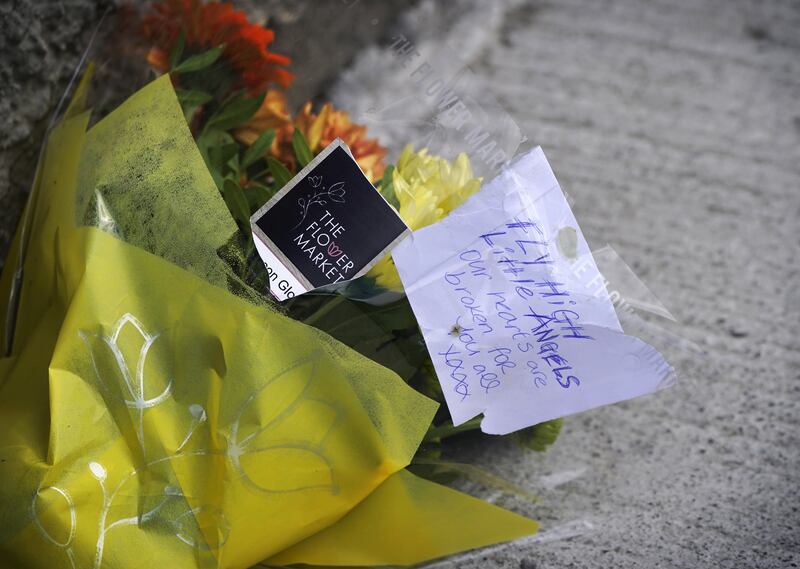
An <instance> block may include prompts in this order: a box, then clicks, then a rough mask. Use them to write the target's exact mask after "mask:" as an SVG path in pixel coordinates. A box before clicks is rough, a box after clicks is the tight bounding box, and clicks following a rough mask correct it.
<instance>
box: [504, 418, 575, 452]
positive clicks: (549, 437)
mask: <svg viewBox="0 0 800 569" xmlns="http://www.w3.org/2000/svg"><path fill="white" fill-rule="evenodd" d="M563 424H564V419H553V420H552V421H546V422H544V423H539V424H538V425H534V426H532V427H528V428H527V429H522V430H521V431H517V432H516V433H514V434H513V436H514V438H515V439H516V440H517V442H518V443H519V444H521V445H522V446H524V447H528V448H529V449H531V450H535V451H537V452H544V451H546V450H547V447H549V446H550V445H551V444H553V443H554V442H556V439H557V438H558V434H559V433H560V432H561V427H562V425H563Z"/></svg>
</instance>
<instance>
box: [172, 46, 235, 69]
mask: <svg viewBox="0 0 800 569" xmlns="http://www.w3.org/2000/svg"><path fill="white" fill-rule="evenodd" d="M223 48H224V47H223V46H219V47H212V48H211V49H209V50H208V51H204V52H203V53H198V54H197V55H193V56H191V57H190V58H188V59H187V60H186V61H184V62H183V63H180V64H179V65H177V66H175V67H174V68H173V69H172V72H173V73H189V72H192V71H200V70H201V69H205V68H206V67H208V66H209V65H211V64H212V63H214V62H215V61H216V60H217V59H219V56H220V55H222V50H223Z"/></svg>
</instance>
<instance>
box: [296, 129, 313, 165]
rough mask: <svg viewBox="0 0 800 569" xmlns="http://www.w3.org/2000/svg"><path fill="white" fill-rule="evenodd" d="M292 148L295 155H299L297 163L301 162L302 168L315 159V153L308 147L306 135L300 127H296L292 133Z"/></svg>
mask: <svg viewBox="0 0 800 569" xmlns="http://www.w3.org/2000/svg"><path fill="white" fill-rule="evenodd" d="M292 148H294V155H295V156H296V157H297V163H298V164H300V167H301V168H302V167H304V166H305V165H306V164H308V163H309V162H311V160H313V158H314V155H313V154H312V153H311V149H310V148H309V147H308V142H306V137H305V136H303V133H302V132H300V129H299V128H296V129H294V134H293V135H292Z"/></svg>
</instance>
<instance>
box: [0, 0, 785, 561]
mask: <svg viewBox="0 0 800 569" xmlns="http://www.w3.org/2000/svg"><path fill="white" fill-rule="evenodd" d="M253 5H254V6H255V4H253ZM66 6H68V8H67V7H66ZM414 10H416V12H414V13H415V14H416V20H415V21H416V26H417V33H418V35H419V36H420V37H423V38H427V40H426V41H441V42H445V41H447V42H450V43H455V44H457V45H458V49H459V51H460V53H462V55H463V57H464V58H465V59H466V60H467V63H470V64H471V65H472V68H473V69H474V71H475V72H476V74H477V76H478V77H479V79H480V81H482V84H483V85H484V86H485V90H486V92H487V93H490V94H492V95H494V96H495V97H496V98H497V99H498V100H500V101H501V102H502V103H503V104H504V105H505V106H506V107H507V109H508V110H509V111H511V112H512V114H513V115H514V116H515V117H516V119H517V121H518V123H519V125H520V127H521V128H522V131H523V132H524V133H525V134H527V135H528V136H529V137H530V138H531V140H532V141H534V142H536V143H538V144H541V145H542V146H543V147H544V149H545V152H546V153H547V155H548V157H549V160H550V162H551V164H552V165H553V168H554V170H555V172H556V175H557V176H558V177H559V179H560V181H561V183H562V186H563V187H564V188H565V189H566V190H567V191H568V192H569V193H570V194H571V196H572V197H573V198H574V199H575V211H576V215H577V217H578V220H579V221H580V222H581V224H582V227H583V229H584V232H585V233H586V235H587V237H588V238H589V240H590V242H591V243H592V244H594V245H598V246H599V245H602V244H604V243H606V242H608V243H610V244H611V245H612V246H614V248H615V249H616V250H617V251H618V252H619V253H620V254H621V255H622V257H623V258H624V259H625V260H626V261H627V262H628V263H629V264H630V265H631V266H632V267H633V268H634V269H635V270H636V271H637V273H638V274H639V275H640V276H641V277H642V278H643V279H644V280H645V281H646V282H647V283H648V285H649V286H650V287H651V289H652V290H653V291H654V292H655V293H656V295H657V296H658V297H659V298H660V299H661V301H662V302H663V303H664V304H665V305H666V306H667V307H669V308H670V310H671V311H672V313H673V314H675V315H676V317H677V318H678V319H679V320H680V322H681V327H680V329H679V330H678V332H679V333H680V334H681V335H682V336H683V337H684V338H686V339H687V340H689V341H690V342H692V343H694V344H696V345H697V346H699V347H700V349H701V350H702V351H703V352H704V354H705V356H703V357H700V356H697V355H692V354H684V355H682V354H680V353H678V354H676V355H675V360H674V361H675V363H676V364H677V365H678V367H679V368H680V370H681V372H682V381H680V382H679V384H678V385H677V386H676V387H674V388H672V389H671V390H668V391H666V392H661V393H659V394H657V395H654V396H651V397H647V398H642V399H639V400H635V401H631V402H627V403H623V404H618V405H613V406H609V407H605V408H602V409H598V410H595V411H591V412H588V413H584V414H581V415H579V416H575V417H571V418H569V419H567V421H566V426H565V430H564V433H563V435H562V437H561V439H560V440H559V441H558V443H557V444H556V446H555V448H553V449H552V450H550V451H549V452H547V453H546V454H544V455H540V454H534V453H529V452H523V451H521V450H520V449H518V448H516V447H515V446H514V445H513V444H511V443H505V442H501V443H500V444H491V445H490V444H473V445H471V446H470V447H469V448H465V449H464V450H463V452H462V453H461V454H462V457H461V458H464V459H468V460H471V461H475V462H478V463H480V464H482V465H484V466H486V467H487V468H488V469H490V470H491V471H493V472H495V473H496V474H499V475H501V476H503V477H506V478H508V479H510V480H513V481H514V482H516V483H517V484H519V485H520V486H522V487H524V488H525V489H526V490H528V491H531V492H534V493H536V494H538V495H539V496H540V497H541V501H540V503H539V504H537V505H526V504H521V503H520V502H519V501H514V500H510V499H508V498H506V497H500V496H497V497H496V498H497V499H498V501H502V503H504V504H506V505H508V506H512V507H516V508H518V509H519V510H520V511H523V512H525V513H527V514H529V515H532V516H533V517H536V518H537V519H539V520H541V522H542V532H541V533H540V534H539V535H538V536H535V537H533V538H531V539H528V540H523V541H521V542H517V543H513V544H509V545H504V546H499V547H495V548H490V549H488V550H485V551H481V552H476V553H471V554H467V555H464V556H461V557H459V558H456V559H451V560H448V561H444V562H440V563H437V564H436V565H435V566H437V567H446V568H450V567H453V568H454V567H458V568H467V569H469V568H486V567H497V568H508V569H518V568H519V569H531V568H534V567H535V568H536V569H556V568H559V569H560V568H567V567H575V568H578V567H580V568H600V567H603V568H605V567H616V568H634V567H636V568H638V567H659V568H660V567H675V568H686V569H689V568H696V567H709V568H716V567H722V568H731V569H734V568H735V569H739V568H745V567H763V568H779V567H781V568H782V567H797V566H798V565H800V528H799V527H798V526H799V525H800V420H799V419H798V417H800V371H798V370H800V355H798V354H799V353H800V352H799V351H798V341H797V336H798V333H800V294H799V293H798V288H797V285H798V281H799V279H798V276H799V275H798V273H799V272H800V262H799V261H800V259H799V258H798V257H800V247H799V245H800V242H799V241H800V239H799V238H798V237H799V236H800V232H798V221H797V220H798V217H800V103H798V101H800V79H799V78H800V32H798V30H800V4H798V3H797V2H795V1H793V0H784V1H780V0H776V1H763V2H757V1H745V0H734V1H731V0H702V1H700V0H698V1H695V2H685V1H682V0H657V1H655V2H647V3H643V2H632V1H630V0H603V1H593V0H563V1H562V0H559V1H558V2H543V1H530V2H524V1H503V2H492V3H488V2H480V0H473V1H467V0H462V1H460V2H457V3H450V2H448V3H447V4H444V3H442V4H440V5H435V4H433V3H430V2H424V3H422V5H421V6H419V7H417V8H415V9H414ZM101 12H102V8H100V7H98V6H97V5H96V4H95V3H93V2H88V1H86V2H83V1H76V0H72V1H70V2H63V3H60V2H53V3H38V2H37V3H34V2H33V1H32V0H21V1H18V2H14V3H12V4H8V5H5V4H4V5H1V6H0V15H2V18H0V41H2V42H3V43H2V47H3V51H2V53H3V56H2V60H0V75H2V79H3V81H2V85H3V87H2V88H3V92H2V94H1V96H0V105H2V106H1V107H0V108H2V109H3V113H2V119H1V120H2V121H3V123H2V127H3V132H4V138H3V141H2V144H0V250H2V251H4V250H5V243H6V242H7V239H8V236H9V234H10V231H11V230H12V228H13V224H14V220H15V218H16V216H17V215H18V211H19V206H20V204H21V203H22V199H23V198H22V195H23V192H22V191H21V190H22V188H24V187H25V186H26V183H27V182H29V180H30V176H31V172H32V169H31V168H32V166H31V164H32V162H31V160H30V158H28V159H25V156H28V157H29V156H30V155H31V154H35V150H36V148H37V147H38V144H39V142H40V135H41V131H42V126H41V125H42V123H43V121H44V118H45V116H46V114H47V110H48V109H49V108H50V106H51V105H52V104H53V102H54V99H55V97H57V96H58V95H59V94H60V92H61V89H62V88H63V84H64V82H65V80H66V78H67V77H68V76H69V74H70V72H71V70H72V68H73V67H74V64H75V63H76V62H77V58H78V56H79V54H80V51H81V45H82V42H84V41H85V39H86V34H87V30H88V29H89V28H90V27H91V25H92V23H93V22H95V21H97V19H98V18H99V14H100V13H101ZM377 17H378V16H374V18H377ZM383 33H384V32H380V33H375V35H373V36H370V39H376V38H379V37H380V36H381V34H383ZM384 44H385V42H384ZM387 54H388V48H386V47H383V48H380V47H378V48H375V50H373V51H371V52H369V53H365V54H364V55H363V57H360V58H357V59H355V60H354V61H352V64H351V65H350V69H351V71H352V72H353V73H368V74H369V76H370V77H372V83H374V84H376V85H379V84H380V74H381V73H382V72H383V68H381V67H380V66H376V64H375V62H380V61H382V60H383V59H382V58H384V59H385V57H391V56H390V55H387ZM352 59H353V55H348V56H342V59H341V61H338V63H337V65H340V64H345V63H348V62H349V61H350V60H352ZM296 69H297V70H298V71H300V72H302V71H301V68H296ZM326 77H327V79H326V80H328V81H329V80H330V79H331V77H330V76H329V75H328V76H326ZM376 78H377V79H376ZM321 84H322V83H319V84H318V85H317V86H319V85H321ZM356 86H357V83H354V82H352V81H348V82H342V83H341V84H339V85H334V86H332V88H331V92H332V93H335V95H336V97H337V100H338V101H339V102H340V103H345V106H347V103H348V102H349V103H350V104H351V105H352V106H353V107H358V106H359V105H361V104H362V103H363V99H364V98H367V99H369V98H370V97H373V96H376V94H375V93H370V92H369V91H366V92H365V91H363V90H361V91H360V90H358V89H357V88H356ZM311 92H313V91H309V93H311ZM367 104H368V101H367ZM390 142H393V143H394V144H398V143H399V142H401V141H390ZM26 153H27V154H26ZM14 164H20V165H21V166H20V168H19V171H17V172H13V171H12V174H9V170H8V169H9V167H11V166H13V165H14ZM9 179H11V180H12V182H13V183H12V184H11V185H10V184H9ZM9 188H10V189H9Z"/></svg>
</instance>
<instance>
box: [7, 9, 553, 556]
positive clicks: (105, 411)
mask: <svg viewBox="0 0 800 569" xmlns="http://www.w3.org/2000/svg"><path fill="white" fill-rule="evenodd" d="M120 17H121V18H123V21H124V22H125V23H126V24H127V25H129V26H130V25H131V22H133V23H134V24H135V25H133V26H132V27H129V28H128V32H127V33H128V34H130V35H131V36H132V37H133V36H135V37H136V41H137V42H138V45H139V46H140V48H137V49H130V50H121V51H120V52H119V54H118V55H119V58H120V61H121V60H122V59H125V58H127V59H131V58H133V59H136V58H139V61H140V62H145V61H146V64H147V65H148V66H149V68H150V69H151V70H152V72H153V74H154V75H155V78H154V79H152V80H151V81H150V82H149V83H147V84H146V85H145V86H143V87H142V88H140V89H138V90H137V91H136V92H134V93H130V92H128V93H126V98H125V100H124V102H122V103H121V104H119V105H118V106H117V107H116V108H115V109H114V110H113V111H112V112H110V113H108V114H107V115H106V116H104V117H102V118H100V120H97V121H96V122H93V121H94V120H95V118H93V115H92V110H91V108H90V106H89V102H90V101H91V100H92V95H91V93H92V89H93V88H96V87H97V86H96V84H95V85H94V86H93V81H94V78H93V75H94V68H93V65H92V64H91V63H89V64H88V65H86V66H85V68H83V69H82V75H81V80H80V82H79V84H77V86H76V88H75V89H73V92H72V94H71V99H70V100H71V102H70V103H69V105H68V107H67V108H66V109H65V110H64V111H63V113H61V115H60V118H59V120H58V122H57V124H56V126H55V127H54V128H53V129H52V130H51V131H50V132H49V135H48V138H47V141H46V145H45V148H44V150H43V152H42V157H41V160H40V164H39V169H38V172H37V175H36V179H35V182H34V187H33V189H32V192H31V196H30V199H29V202H28V205H27V208H26V210H25V213H24V216H23V219H22V221H21V223H20V226H19V229H18V232H17V236H16V240H15V242H14V245H13V247H12V250H11V254H10V256H9V258H8V261H7V263H6V265H5V268H6V270H5V271H4V273H3V276H2V281H0V298H2V299H3V303H2V304H0V321H1V322H3V323H4V327H3V329H2V330H1V331H0V339H2V346H4V348H5V357H3V358H2V359H0V389H2V390H3V397H2V398H0V406H1V407H2V410H0V424H2V428H0V475H1V476H2V482H3V483H2V485H0V487H1V488H2V490H0V494H1V495H2V497H1V498H0V503H1V504H2V506H1V507H0V508H2V516H0V519H2V520H3V521H2V523H0V536H2V539H0V549H1V550H2V555H3V556H4V557H6V558H8V559H10V560H13V561H12V565H13V566H17V567H48V568H51V567H73V568H75V567H93V568H95V569H100V568H102V567H134V566H136V567H138V566H151V565H152V566H155V565H156V564H159V565H162V566H169V567H215V568H217V567H218V568H234V567H237V568H238V567H250V566H254V565H256V564H260V563H262V564H265V565H268V566H272V565H287V564H308V565H320V566H333V565H335V566H365V565H366V566H372V565H386V564H392V565H401V564H415V563H419V562H423V561H425V560H428V559H433V558H437V557H441V556H444V555H449V554H452V553H454V552H458V551H464V550H467V549H472V548H475V547H481V546H485V545H488V544H493V543H497V542H501V541H506V540H511V539H515V538H518V537H521V536H524V535H529V534H531V533H533V532H535V531H536V529H537V524H536V522H534V521H532V520H530V519H528V518H526V517H523V516H520V515H517V514H515V513H512V512H509V511H507V510H504V509H501V508H499V507H497V506H494V505H491V504H489V503H487V502H484V501H481V500H479V499H476V498H473V497H470V496H467V495H465V494H463V493H460V492H458V491H456V490H454V489H451V488H448V487H447V486H444V485H441V484H440V483H447V482H448V481H450V480H451V479H452V477H453V476H454V475H455V474H457V473H459V472H461V473H463V472H473V473H474V472H480V470H479V469H477V468H474V467H473V468H470V469H465V468H459V467H458V465H453V464H449V463H448V462H447V461H446V460H444V459H443V452H444V454H445V455H446V454H447V445H448V444H449V443H450V442H451V441H453V440H456V439H457V438H459V437H461V436H463V435H464V434H465V433H468V432H470V431H479V428H480V420H479V418H477V419H472V420H469V421H466V422H462V423H460V424H458V425H454V424H453V421H452V419H451V418H450V415H449V414H448V412H447V409H446V408H445V407H444V406H443V405H439V404H440V403H444V401H445V397H444V395H443V393H442V389H441V386H440V383H439V381H438V380H437V375H436V372H435V370H434V365H433V363H432V361H431V358H430V355H429V353H428V351H427V350H426V346H425V342H424V340H423V335H422V332H421V330H420V326H419V324H418V321H417V319H416V318H415V315H414V312H413V310H412V307H411V305H410V304H409V301H408V299H407V298H406V296H405V295H404V293H403V285H402V282H401V279H400V276H399V275H398V270H397V268H396V267H395V265H394V262H393V261H392V258H391V257H389V256H386V257H384V258H383V259H381V260H380V261H379V262H378V263H377V264H375V265H374V266H373V267H372V268H371V269H370V270H369V272H368V273H367V274H365V275H364V276H361V277H360V278H358V279H355V280H352V281H349V282H348V283H346V285H345V286H341V287H338V288H337V289H335V290H332V289H329V290H323V291H320V292H319V293H311V294H305V295H302V296H298V297H296V298H293V299H290V300H289V301H287V302H284V303H278V302H276V301H275V299H273V298H272V297H271V296H270V294H269V290H270V286H271V283H270V278H269V274H268V272H267V271H266V270H265V267H264V264H263V263H262V261H261V258H260V257H259V255H258V253H257V251H256V247H255V245H254V242H253V236H252V233H251V229H250V227H251V226H250V223H251V217H252V216H253V214H254V213H256V212H257V211H258V210H259V209H260V208H261V207H262V206H263V205H264V204H265V203H267V202H268V201H269V200H271V199H272V198H273V197H274V196H276V194H277V193H278V192H279V190H281V188H283V187H284V186H285V185H286V184H287V183H288V182H289V181H290V180H292V178H294V177H295V175H296V174H297V173H298V172H300V171H301V170H303V168H304V167H306V166H307V165H308V164H309V163H311V162H312V160H314V158H315V156H317V155H318V154H319V153H320V152H321V151H323V150H324V149H325V148H326V147H328V145H330V144H331V143H333V142H334V141H336V140H337V139H338V140H340V141H343V142H344V143H345V144H346V145H347V147H348V148H349V151H350V153H351V156H352V158H353V159H354V160H355V161H356V162H357V164H358V165H359V167H360V168H361V170H362V171H363V173H364V175H365V176H366V177H367V178H368V179H369V180H370V181H371V182H372V183H373V184H374V187H375V191H376V192H378V193H379V194H380V195H381V196H382V197H383V198H384V199H385V200H386V201H387V202H388V203H389V204H391V205H392V206H393V207H394V208H395V209H396V211H397V212H398V213H399V216H400V217H401V218H402V220H403V221H404V222H405V224H407V225H408V227H410V228H411V229H412V230H418V229H420V228H423V227H426V226H429V225H431V224H434V223H436V222H438V221H440V220H442V219H443V218H445V217H446V216H447V215H448V214H449V213H450V212H452V211H454V210H455V209H457V208H458V207H459V206H460V205H461V204H463V203H464V202H465V201H466V200H467V199H468V198H469V197H470V196H472V195H473V194H475V193H476V192H477V191H478V190H479V189H480V188H481V186H482V183H483V179H482V178H479V177H475V176H474V174H473V169H472V166H471V163H470V159H469V157H468V156H467V155H466V154H460V155H458V156H457V157H455V158H454V159H453V160H448V159H446V158H444V157H442V156H437V155H436V154H434V153H432V152H431V151H430V150H429V149H427V148H424V147H417V148H414V147H413V146H411V145H408V146H406V147H405V149H404V150H403V151H402V153H401V154H400V155H399V156H398V157H397V159H396V161H395V162H394V163H393V164H390V163H388V151H387V150H386V148H384V146H382V144H381V142H380V141H379V140H377V139H375V138H371V137H370V135H369V134H368V132H367V128H366V126H365V125H362V124H357V123H355V122H353V121H351V119H350V117H349V115H348V113H347V112H345V111H343V110H341V109H337V108H334V107H333V106H332V105H331V104H330V103H325V104H321V105H315V104H313V103H312V102H308V103H305V104H304V105H302V106H301V107H300V108H299V110H297V111H296V112H293V110H292V109H290V108H289V105H288V103H287V96H286V90H287V89H290V87H291V84H292V81H293V79H294V73H302V70H292V68H291V62H290V60H289V58H288V57H286V56H283V55H280V54H277V53H274V52H273V51H271V49H270V46H271V44H272V42H273V39H274V36H273V32H272V31H271V30H269V29H267V28H265V27H262V26H260V25H257V24H254V23H251V22H250V21H248V19H247V17H246V15H245V14H244V13H242V12H240V11H237V10H235V9H234V8H233V7H232V6H231V5H230V4H228V3H214V2H209V3H203V2H201V1H199V0H162V1H160V2H157V3H155V4H154V5H153V6H152V7H150V8H149V9H148V11H147V12H146V13H145V14H144V15H143V17H142V18H141V19H139V18H138V15H135V14H133V13H127V12H124V13H121V14H120ZM134 30H135V31H134ZM142 46H143V48H142ZM120 66H123V65H122V63H120ZM123 67H124V66H123ZM100 90H101V91H102V89H100ZM99 104H100V106H101V107H102V101H100V103H99ZM333 197H335V196H333ZM331 199H332V198H331ZM453 333H454V335H455V336H458V335H459V333H460V331H459V330H454V332H453ZM560 426H561V421H560V419H554V420H551V421H547V422H544V423H541V424H538V425H534V426H532V427H528V428H526V429H523V430H519V431H517V432H516V433H514V434H513V435H512V436H513V437H515V439H516V440H517V441H518V442H519V443H521V445H522V446H523V447H527V448H530V449H533V450H536V451H543V450H545V448H546V447H547V446H548V445H550V444H552V443H553V442H554V441H555V439H556V437H557V435H558V432H559V429H560ZM488 478H490V476H488V475H487V476H486V477H485V479H488ZM504 487H505V488H508V486H504ZM520 492H521V491H520Z"/></svg>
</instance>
